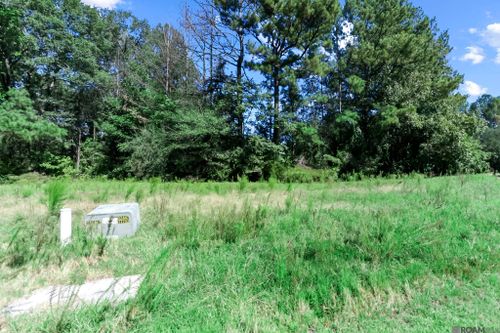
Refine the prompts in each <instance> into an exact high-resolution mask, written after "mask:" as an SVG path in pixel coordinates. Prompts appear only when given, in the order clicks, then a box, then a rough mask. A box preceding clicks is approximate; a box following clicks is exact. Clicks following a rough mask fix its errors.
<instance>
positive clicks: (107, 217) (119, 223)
mask: <svg viewBox="0 0 500 333" xmlns="http://www.w3.org/2000/svg"><path fill="white" fill-rule="evenodd" d="M140 223H141V218H140V214H139V204H138V203H126V204H115V205H102V206H99V207H97V208H96V209H94V210H93V211H91V212H90V213H88V214H87V215H85V224H87V225H90V226H91V228H95V229H94V230H95V232H96V233H97V234H102V235H103V236H105V237H110V238H121V237H128V236H133V235H134V234H135V233H136V231H137V229H138V228H139V224H140Z"/></svg>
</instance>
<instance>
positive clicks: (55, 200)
mask: <svg viewBox="0 0 500 333" xmlns="http://www.w3.org/2000/svg"><path fill="white" fill-rule="evenodd" d="M67 188H68V186H67V184H66V182H65V181H64V180H56V181H52V182H50V183H48V184H47V186H46V187H45V195H46V205H47V209H48V211H49V214H50V215H57V214H58V213H59V210H60V209H61V208H62V206H63V204H64V200H65V199H66V197H67V195H68V192H67Z"/></svg>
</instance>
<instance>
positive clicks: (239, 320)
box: [0, 175, 500, 332]
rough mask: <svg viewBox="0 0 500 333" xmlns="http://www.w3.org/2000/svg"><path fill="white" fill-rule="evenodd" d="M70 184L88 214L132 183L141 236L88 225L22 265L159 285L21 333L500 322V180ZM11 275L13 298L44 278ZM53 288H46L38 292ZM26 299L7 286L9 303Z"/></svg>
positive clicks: (424, 327) (426, 328) (421, 327)
mask: <svg viewBox="0 0 500 333" xmlns="http://www.w3.org/2000/svg"><path fill="white" fill-rule="evenodd" d="M68 186H69V187H70V190H71V191H72V192H78V195H77V197H78V198H81V199H80V201H79V204H82V203H81V201H82V200H83V201H87V202H89V203H90V204H89V206H92V205H93V204H92V201H93V200H92V195H93V193H96V190H98V189H99V188H101V187H104V188H108V189H109V198H108V200H109V201H110V202H120V201H121V200H123V198H124V194H123V192H124V191H123V189H125V192H126V194H127V193H128V192H129V191H128V189H130V188H131V187H132V186H133V189H134V190H133V191H130V192H131V193H130V194H128V196H130V195H131V194H132V192H135V193H136V199H140V201H141V212H142V221H143V224H142V225H141V228H140V230H139V232H138V234H137V235H136V236H134V237H132V238H128V239H123V240H120V241H112V242H105V243H99V241H95V240H92V239H90V238H88V237H87V236H86V233H85V230H84V229H83V228H80V227H79V226H78V224H76V225H75V228H77V231H78V232H77V233H78V235H77V236H76V239H77V241H76V242H75V243H74V244H72V245H71V246H70V247H68V248H66V249H60V248H59V247H52V248H50V249H48V250H47V251H48V253H51V254H53V256H52V257H50V258H49V259H46V260H44V261H43V264H41V263H40V261H39V260H38V259H37V258H38V256H39V254H38V253H36V252H35V253H34V254H32V255H30V256H26V257H25V259H24V260H21V261H19V262H18V263H17V267H28V266H30V265H33V266H35V267H37V269H39V270H40V269H41V270H42V271H43V270H50V269H51V265H57V267H61V271H65V272H66V273H65V274H66V276H64V274H61V279H62V280H61V281H58V282H57V283H70V281H73V280H75V279H76V280H78V281H82V279H84V278H86V279H92V277H102V276H110V275H114V276H122V275H129V274H146V279H145V281H144V282H143V284H142V286H141V289H140V291H139V294H138V296H137V297H136V299H134V300H133V301H129V302H127V303H125V304H122V305H119V306H116V307H111V306H110V305H101V306H96V307H88V308H84V309H81V310H78V311H74V312H64V313H60V312H57V311H55V312H53V313H52V314H51V315H48V316H47V315H43V316H35V317H25V318H21V319H20V320H16V321H8V326H7V327H8V328H9V329H10V330H12V331H37V330H38V331H61V332H81V331H87V332H94V331H114V332H153V331H196V332H219V331H228V332H247V331H252V332H284V331H292V332H331V331H339V332H359V331H368V332H401V331H409V332H443V331H451V328H452V327H453V326H484V327H499V326H500V322H499V321H498V319H497V318H498V316H497V311H498V308H499V306H500V302H499V296H500V281H499V274H498V272H499V270H498V268H499V267H498V265H499V263H500V251H499V244H500V242H499V241H500V236H499V230H500V229H499V226H500V220H499V218H500V181H499V180H498V179H497V178H494V177H492V176H486V175H483V176H463V177H443V178H434V179H427V178H424V177H421V176H418V175H412V176H411V177H405V178H401V179H392V180H387V179H366V180H363V181H359V182H352V183H343V182H338V183H307V184H282V183H279V182H277V181H276V180H273V181H271V182H268V183H249V182H248V181H247V180H244V179H241V180H240V181H239V182H238V183H234V184H233V183H202V184H196V183H191V182H178V183H167V184H163V183H161V182H159V181H153V182H148V183H141V182H137V183H133V184H131V183H130V182H128V183H127V185H125V184H124V183H121V182H112V181H107V182H106V183H104V184H103V183H102V182H97V181H81V182H74V183H72V184H69V185H68ZM14 187H15V184H12V185H4V186H2V187H0V188H1V189H5V192H0V193H6V194H5V195H4V196H5V197H8V196H9V193H11V192H13V189H14ZM75 189H78V190H75ZM146 193H147V194H146ZM36 197H37V194H36V193H34V194H33V195H32V196H30V197H28V198H26V200H35V198H36ZM68 204H71V202H69V203H68ZM73 204H75V202H73ZM85 207H86V206H85ZM76 211H77V212H79V211H78V209H77V210H76ZM83 213H84V211H81V212H79V213H78V214H80V215H79V217H81V214H83ZM19 214H20V215H19V217H18V218H17V219H12V220H10V221H5V222H4V223H5V225H8V226H11V227H12V226H16V225H23V222H22V221H21V220H19V219H25V218H26V217H23V216H22V212H19ZM77 220H78V218H77ZM1 227H2V225H0V228H1ZM27 227H28V229H29V228H34V225H32V224H27ZM0 231H1V230H0ZM25 239H31V237H30V236H26V237H25ZM3 241H4V242H8V240H3ZM13 244H14V245H13V246H17V245H16V244H22V243H16V242H14V243H13ZM103 244H104V247H103V246H102V245H103ZM11 246H12V245H11ZM42 247H43V246H42ZM8 248H9V247H8ZM12 252H16V251H14V250H12ZM20 252H22V251H20ZM4 267H5V272H6V273H3V272H2V273H1V275H0V278H1V280H0V281H1V285H0V290H3V288H5V287H7V286H8V285H11V284H13V283H14V284H15V283H16V281H19V280H21V281H23V280H25V279H28V278H29V276H30V275H29V274H34V273H29V272H27V273H19V272H18V273H14V270H13V268H11V266H8V265H5V266H4ZM44 267H45V268H44ZM64 267H67V268H66V269H64ZM37 274H39V273H37ZM82 276H83V277H82ZM51 283H54V282H53V281H51ZM40 286H45V284H36V283H35V284H33V285H32V286H31V287H30V288H28V289H29V290H32V289H35V288H36V287H40ZM14 294H15V293H13V292H9V291H7V290H5V291H3V296H2V297H7V298H9V299H11V298H13V296H14ZM0 295H2V294H0ZM17 296H19V295H17Z"/></svg>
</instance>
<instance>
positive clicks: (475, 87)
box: [462, 81, 488, 97]
mask: <svg viewBox="0 0 500 333" xmlns="http://www.w3.org/2000/svg"><path fill="white" fill-rule="evenodd" d="M462 91H463V92H465V93H466V94H467V95H469V96H471V97H478V96H481V95H484V94H486V93H487V92H488V89H487V88H483V87H481V86H480V85H479V84H477V83H476V82H472V81H465V83H464V84H463V86H462Z"/></svg>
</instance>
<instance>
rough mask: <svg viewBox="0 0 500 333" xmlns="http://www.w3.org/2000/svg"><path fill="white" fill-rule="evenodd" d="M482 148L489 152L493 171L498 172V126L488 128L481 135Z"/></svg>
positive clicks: (499, 169)
mask: <svg viewBox="0 0 500 333" xmlns="http://www.w3.org/2000/svg"><path fill="white" fill-rule="evenodd" d="M481 142H482V144H483V146H484V150H485V151H487V152H488V153H489V154H490V158H489V162H490V166H491V168H492V169H493V170H494V171H495V172H500V126H498V127H496V128H489V129H487V130H486V132H485V133H484V134H483V136H482V137H481Z"/></svg>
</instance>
